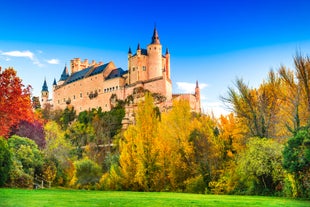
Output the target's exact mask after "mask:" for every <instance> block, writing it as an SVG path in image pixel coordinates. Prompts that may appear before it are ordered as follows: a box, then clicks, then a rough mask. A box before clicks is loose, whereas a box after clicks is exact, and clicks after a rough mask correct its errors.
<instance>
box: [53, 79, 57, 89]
mask: <svg viewBox="0 0 310 207" xmlns="http://www.w3.org/2000/svg"><path fill="white" fill-rule="evenodd" d="M56 86H57V82H56V78H54V81H53V89H55V88H56Z"/></svg>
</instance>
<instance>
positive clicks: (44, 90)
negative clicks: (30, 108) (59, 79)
mask: <svg viewBox="0 0 310 207" xmlns="http://www.w3.org/2000/svg"><path fill="white" fill-rule="evenodd" d="M48 96H49V92H48V87H47V83H46V79H45V80H44V83H43V86H42V90H41V106H42V108H44V105H46V104H47V103H48Z"/></svg>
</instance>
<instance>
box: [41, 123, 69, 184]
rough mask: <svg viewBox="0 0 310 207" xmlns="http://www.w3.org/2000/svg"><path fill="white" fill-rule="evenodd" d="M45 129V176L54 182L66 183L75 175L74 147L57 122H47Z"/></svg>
mask: <svg viewBox="0 0 310 207" xmlns="http://www.w3.org/2000/svg"><path fill="white" fill-rule="evenodd" d="M44 131H45V138H46V145H45V148H44V149H43V154H44V157H45V159H46V160H47V161H46V163H45V165H44V171H43V173H44V177H46V178H49V181H53V182H54V184H57V185H66V184H68V183H69V181H70V179H71V178H72V176H73V162H72V150H73V147H72V145H71V144H70V142H69V140H67V139H65V132H64V131H63V130H62V129H61V127H60V126H59V125H58V124H57V123H56V122H54V121H50V122H47V123H46V124H45V126H44ZM55 167H56V175H55V177H54V170H55ZM48 171H49V172H48Z"/></svg>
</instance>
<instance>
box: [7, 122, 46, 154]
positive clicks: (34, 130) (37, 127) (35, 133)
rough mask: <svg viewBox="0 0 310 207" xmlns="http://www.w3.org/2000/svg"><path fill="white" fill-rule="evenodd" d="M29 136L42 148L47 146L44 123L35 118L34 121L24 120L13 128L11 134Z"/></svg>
mask: <svg viewBox="0 0 310 207" xmlns="http://www.w3.org/2000/svg"><path fill="white" fill-rule="evenodd" d="M14 134H15V135H18V136H21V137H27V138H29V139H32V140H33V141H35V142H36V144H37V145H38V146H39V148H40V149H43V148H44V147H45V143H46V142H45V136H44V128H43V124H42V123H40V122H39V121H37V120H35V121H34V122H33V123H31V122H28V121H24V120H22V121H21V122H20V123H18V124H17V125H16V126H14V127H13V128H12V129H11V135H14Z"/></svg>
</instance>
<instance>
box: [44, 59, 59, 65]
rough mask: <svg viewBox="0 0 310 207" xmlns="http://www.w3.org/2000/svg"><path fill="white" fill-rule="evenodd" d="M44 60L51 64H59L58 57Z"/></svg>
mask: <svg viewBox="0 0 310 207" xmlns="http://www.w3.org/2000/svg"><path fill="white" fill-rule="evenodd" d="M46 62H47V63H49V64H52V65H58V64H59V60H58V59H50V60H46Z"/></svg>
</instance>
